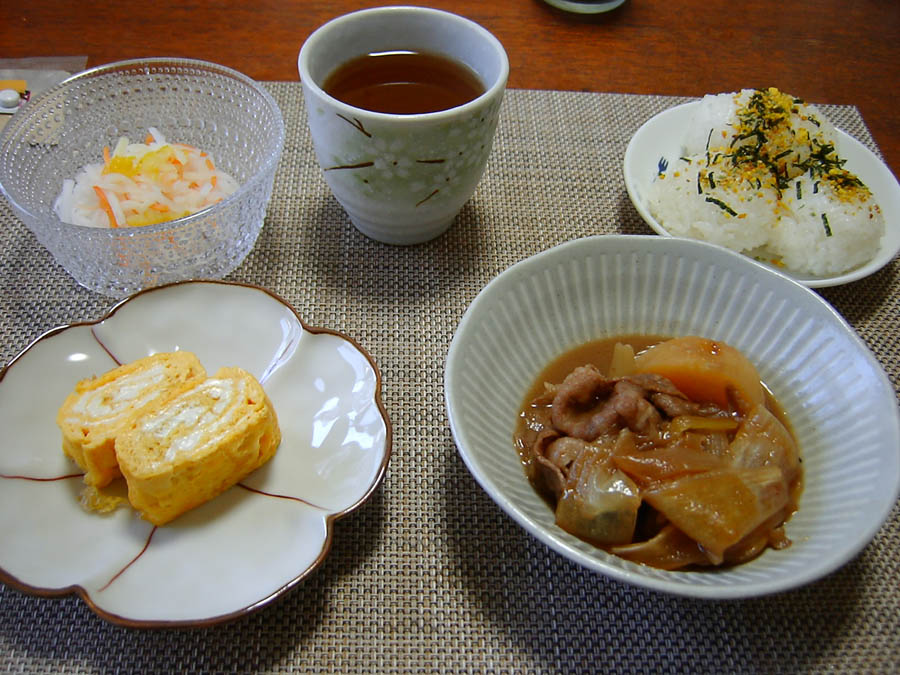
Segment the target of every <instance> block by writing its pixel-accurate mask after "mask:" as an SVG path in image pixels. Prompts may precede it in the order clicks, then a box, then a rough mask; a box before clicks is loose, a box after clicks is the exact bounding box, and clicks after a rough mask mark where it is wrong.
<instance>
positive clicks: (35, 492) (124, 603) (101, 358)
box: [0, 281, 391, 626]
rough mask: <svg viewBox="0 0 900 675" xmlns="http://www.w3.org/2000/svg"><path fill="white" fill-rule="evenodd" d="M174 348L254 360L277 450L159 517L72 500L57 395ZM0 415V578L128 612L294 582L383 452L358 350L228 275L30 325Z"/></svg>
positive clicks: (197, 620)
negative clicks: (170, 516) (275, 425)
mask: <svg viewBox="0 0 900 675" xmlns="http://www.w3.org/2000/svg"><path fill="white" fill-rule="evenodd" d="M174 350H189V351H192V352H194V353H195V354H197V356H198V357H199V358H200V360H201V362H202V363H203V365H204V367H205V368H206V369H207V371H208V372H215V371H216V370H217V369H218V368H220V367H221V366H227V365H231V366H240V367H242V368H244V369H246V370H248V371H249V372H251V373H253V374H254V375H255V376H256V377H257V379H259V380H260V382H261V383H262V384H263V387H264V388H265V390H266V392H267V393H268V395H269V397H270V399H271V400H272V403H273V405H274V407H275V410H276V413H277V414H278V419H279V424H280V426H281V430H282V435H283V438H282V442H281V446H280V447H279V449H278V452H277V453H276V455H275V457H274V458H273V459H272V460H271V461H269V462H268V463H267V464H265V465H264V466H263V467H261V468H260V469H258V470H257V471H255V472H254V473H252V474H250V475H249V476H248V477H246V478H245V479H244V480H243V481H241V482H240V483H239V484H238V485H236V486H234V487H232V488H231V489H230V490H228V491H226V492H225V493H224V494H222V495H220V496H218V497H217V498H215V499H213V500H212V501H210V502H207V503H206V504H204V505H202V506H200V507H198V508H196V509H194V510H193V511H190V512H188V513H186V514H184V515H183V516H181V517H179V518H177V519H176V520H174V521H173V522H171V523H169V524H168V525H166V526H164V527H158V528H155V527H154V526H153V525H151V524H150V523H148V522H146V521H144V520H142V519H141V518H139V517H138V516H137V514H136V513H135V511H133V510H132V509H131V508H119V509H117V510H116V511H114V512H113V513H111V514H109V515H100V514H97V513H91V512H87V511H85V510H84V509H82V507H81V506H80V505H79V503H78V498H79V494H80V492H81V489H82V487H83V483H82V479H81V473H80V470H79V468H78V467H77V466H76V465H75V464H74V463H73V462H71V461H70V460H69V459H67V458H66V457H65V456H64V455H63V453H62V449H61V436H60V432H59V429H58V428H57V426H56V423H55V419H56V411H57V409H58V407H59V405H61V403H62V401H63V400H64V398H65V397H66V395H67V394H68V392H70V391H71V390H72V389H73V388H74V386H75V383H76V382H77V381H78V380H81V379H83V378H86V377H90V376H92V375H99V374H101V373H103V372H105V371H107V370H109V369H111V368H113V367H115V366H116V365H117V364H118V363H125V362H129V361H133V360H134V359H137V358H139V357H142V356H147V355H148V354H152V353H155V352H162V351H174ZM0 428H2V429H3V430H4V436H5V438H6V441H5V442H4V443H3V445H2V446H0V541H2V542H3V546H2V547H0V580H2V581H3V582H5V583H7V584H10V585H12V586H15V587H17V588H20V589H22V590H24V591H26V592H30V593H34V594H37V595H43V596H57V595H66V594H70V593H77V594H78V595H79V596H81V597H82V598H83V599H84V600H85V602H86V603H87V604H88V605H89V606H90V607H91V609H93V610H94V611H95V612H96V613H97V614H99V615H100V616H102V617H104V618H106V619H108V620H110V621H113V622H115V623H120V624H125V625H131V626H170V625H196V624H209V623H218V622H220V621H225V620H228V619H233V618H236V617H239V616H242V615H244V614H246V613H248V612H251V611H253V610H255V609H258V608H260V607H262V606H264V605H266V604H268V603H269V602H271V601H272V600H274V599H275V598H277V597H279V596H280V595H282V594H284V593H285V592H286V591H288V590H289V589H291V588H293V587H294V586H296V585H297V584H298V583H299V582H300V581H301V580H302V579H303V578H305V577H306V576H308V575H309V574H310V573H311V572H312V571H313V570H314V569H315V568H316V567H317V566H318V565H320V564H321V563H322V561H323V560H324V559H325V557H326V555H327V554H328V551H329V549H330V547H331V538H332V526H333V522H334V520H335V519H337V518H339V517H341V516H344V515H346V514H348V513H349V512H351V511H353V510H354V509H356V508H357V507H359V506H360V505H361V504H362V503H363V502H364V501H365V500H366V499H367V498H368V497H369V496H370V495H371V494H372V493H373V492H374V490H375V489H376V487H377V486H378V484H379V483H380V481H381V479H382V477H383V476H384V474H385V471H386V469H387V465H388V460H389V458H390V452H391V426H390V421H389V420H388V417H387V415H386V413H385V411H384V409H383V406H382V403H381V376H380V373H379V371H378V368H377V366H376V365H375V363H374V362H373V361H372V359H371V357H370V356H369V355H368V354H367V353H366V352H365V351H364V350H363V349H362V348H361V347H360V346H359V345H357V344H356V343H355V342H354V341H353V340H352V339H350V338H348V337H346V336H344V335H342V334H340V333H337V332H335V331H332V330H328V329H322V328H312V327H309V326H307V325H305V324H304V323H303V321H302V320H301V319H300V317H299V316H298V315H297V314H296V312H295V311H294V310H293V309H292V308H291V307H290V306H289V305H288V304H286V303H285V302H284V301H283V300H281V299H280V298H278V297H277V296H275V295H273V294H272V293H270V292H268V291H266V290H264V289H262V288H259V287H255V286H246V285H241V284H231V283H225V282H206V281H192V282H184V283H178V284H173V285H169V286H162V287H159V288H155V289H151V290H148V291H143V292H141V293H138V294H137V295H134V296H132V297H130V298H128V299H126V300H124V301H122V302H120V303H118V304H117V305H115V306H114V307H113V308H112V309H111V310H110V311H109V313H108V314H107V315H106V316H104V317H103V318H101V319H99V320H97V321H95V322H90V323H81V324H73V325H70V326H63V327H60V328H57V329H54V330H52V331H50V332H48V333H46V334H45V335H43V336H41V337H39V338H38V339H37V340H35V341H34V342H33V343H32V344H31V345H30V346H29V347H28V348H27V349H26V350H25V351H23V352H22V353H21V354H19V355H18V356H17V357H16V358H15V359H13V361H12V362H11V363H10V364H9V365H8V366H7V367H6V368H5V369H4V370H3V371H2V372H0Z"/></svg>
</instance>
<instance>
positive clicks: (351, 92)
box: [322, 50, 485, 115]
mask: <svg viewBox="0 0 900 675" xmlns="http://www.w3.org/2000/svg"><path fill="white" fill-rule="evenodd" d="M322 88H323V89H324V90H325V92H326V93H328V94H329V95H330V96H333V97H334V98H336V99H338V100H339V101H343V102H344V103H347V104H348V105H352V106H354V107H355V108H363V109H364V110H371V111H373V112H380V113H392V114H395V115H413V114H419V113H430V112H437V111H439V110H448V109H449V108H455V107H457V106H460V105H463V104H464V103H468V102H469V101H471V100H473V99H476V98H478V97H479V96H481V94H483V93H484V91H485V87H484V84H483V83H482V82H481V80H480V79H479V77H478V75H476V74H475V72H474V71H473V70H472V69H471V68H469V67H468V66H466V65H465V64H463V63H460V62H458V61H455V60H453V59H450V58H447V57H446V56H442V55H440V54H436V53H431V52H425V51H406V50H403V51H389V52H376V53H372V54H365V55H363V56H358V57H356V58H354V59H351V60H350V61H348V62H346V63H344V64H342V65H340V66H338V67H337V68H336V69H335V70H334V72H332V73H331V74H330V75H328V77H327V78H325V81H324V82H323V85H322Z"/></svg>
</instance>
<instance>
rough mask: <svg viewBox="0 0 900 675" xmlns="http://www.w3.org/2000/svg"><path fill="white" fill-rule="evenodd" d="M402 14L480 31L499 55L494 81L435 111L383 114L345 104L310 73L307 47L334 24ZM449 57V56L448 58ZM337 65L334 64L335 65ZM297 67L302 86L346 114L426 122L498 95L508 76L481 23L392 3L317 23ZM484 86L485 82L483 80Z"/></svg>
mask: <svg viewBox="0 0 900 675" xmlns="http://www.w3.org/2000/svg"><path fill="white" fill-rule="evenodd" d="M391 12H394V13H398V14H399V13H404V14H430V15H433V16H437V15H441V16H443V17H444V18H447V19H450V20H452V21H458V22H461V23H464V24H466V25H468V26H469V27H470V28H472V29H474V30H475V31H476V32H477V33H480V34H481V35H482V36H483V37H484V38H485V39H486V41H487V42H488V43H490V44H491V45H492V46H493V47H494V49H495V51H496V53H497V55H498V56H499V58H500V72H499V74H498V76H497V77H496V78H495V79H494V81H493V82H492V83H491V84H490V86H486V89H485V91H484V92H482V93H481V94H480V95H479V96H477V97H475V98H473V99H472V100H471V101H467V102H466V103H463V104H462V105H459V106H456V107H453V108H447V109H445V110H438V111H435V112H428V113H412V114H397V113H384V112H376V111H374V110H368V109H366V108H358V107H356V106H352V105H349V104H348V103H344V102H343V101H341V100H340V99H338V98H335V97H334V96H331V95H330V94H329V93H328V92H326V91H325V90H324V89H323V88H322V87H321V86H320V85H319V83H318V82H316V81H315V79H314V78H313V77H312V75H310V72H309V58H310V56H309V55H310V50H311V49H312V47H313V46H315V43H316V42H318V41H319V40H322V39H324V38H325V36H326V35H327V33H328V32H329V31H331V30H333V29H334V28H335V27H336V26H338V25H340V24H342V23H347V22H351V21H358V20H360V19H361V18H363V16H364V15H373V14H386V13H391ZM451 58H452V57H451ZM338 65H340V64H335V67H337V66H338ZM297 70H298V72H299V75H300V81H301V83H303V85H304V86H305V87H308V88H309V89H311V90H312V91H314V92H315V93H316V95H317V96H319V97H321V98H323V99H325V100H327V101H328V102H329V103H331V104H332V105H333V106H335V107H336V108H338V109H343V110H344V111H346V112H348V113H352V114H354V115H357V116H362V115H365V116H367V117H369V118H370V119H371V118H375V119H384V120H388V119H391V120H405V121H410V122H413V121H417V120H426V119H427V120H428V121H435V122H437V121H441V119H442V118H445V117H455V116H457V115H459V114H461V113H462V114H465V113H466V112H467V111H469V110H471V109H476V108H478V107H479V106H481V105H483V104H484V102H485V101H486V100H490V99H493V98H494V97H496V96H498V95H499V94H500V93H501V92H502V91H503V90H504V89H505V88H506V81H507V79H508V77H509V58H508V56H507V54H506V49H505V48H504V47H503V44H502V43H501V42H500V40H499V39H497V37H496V36H495V35H494V34H493V33H491V32H490V31H489V30H488V29H487V28H485V27H484V26H482V25H481V24H479V23H477V22H475V21H472V20H471V19H468V18H466V17H464V16H461V15H459V14H454V13H453V12H447V11H445V10H441V9H433V8H431V7H417V6H413V5H394V6H387V7H371V8H368V9H360V10H356V11H353V12H349V13H347V14H342V15H341V16H337V17H335V18H333V19H331V20H329V21H327V22H326V23H324V24H322V25H321V26H319V27H318V28H317V29H316V30H314V31H313V32H312V33H310V35H309V37H307V38H306V40H305V41H304V43H303V45H302V46H301V47H300V53H299V55H298V56H297ZM486 85H487V83H486Z"/></svg>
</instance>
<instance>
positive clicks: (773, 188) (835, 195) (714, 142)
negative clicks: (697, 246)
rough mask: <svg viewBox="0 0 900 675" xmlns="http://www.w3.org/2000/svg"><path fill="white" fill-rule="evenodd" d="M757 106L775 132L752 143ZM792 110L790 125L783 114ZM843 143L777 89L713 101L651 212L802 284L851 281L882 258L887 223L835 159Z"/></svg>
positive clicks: (704, 104)
mask: <svg viewBox="0 0 900 675" xmlns="http://www.w3.org/2000/svg"><path fill="white" fill-rule="evenodd" d="M754 96H755V98H753V97H754ZM753 103H755V104H756V105H761V104H762V103H764V104H765V105H771V106H775V107H774V108H767V109H766V110H767V112H766V115H764V116H761V118H765V120H766V121H767V122H770V121H771V127H767V128H766V130H765V133H764V134H762V135H751V136H749V137H744V136H746V135H747V134H746V131H747V128H748V126H747V122H746V120H747V119H748V115H750V114H751V112H752V111H754V110H756V109H757V108H756V107H754V106H753V105H751V104H753ZM779 103H781V104H784V105H782V106H781V107H778V104H779ZM786 108H787V109H789V110H790V113H789V114H788V115H783V116H782V115H780V114H779V113H778V112H777V111H779V110H783V109H786ZM773 109H774V110H775V111H776V112H775V113H773V112H772V110H773ZM748 111H750V112H748ZM742 116H743V117H742ZM753 119H754V123H756V121H758V120H757V119H756V118H755V117H754V118H753ZM772 120H774V121H772ZM779 120H783V121H779ZM742 132H744V133H742ZM761 138H764V139H765V142H764V143H762V144H761V145H760V146H759V147H758V148H757V143H758V139H761ZM834 138H835V134H834V128H833V127H832V126H831V124H830V123H829V122H828V121H827V120H825V118H824V117H823V116H822V115H821V113H820V112H819V111H818V110H817V109H816V108H815V107H814V106H811V105H807V104H805V103H803V102H801V101H798V100H796V99H794V98H793V97H790V96H788V95H785V94H782V93H781V92H778V91H777V90H775V89H770V90H766V91H761V92H760V91H757V90H750V89H745V90H743V91H741V92H738V93H737V94H733V93H732V94H718V95H709V96H706V97H704V98H703V100H702V101H701V102H700V103H699V105H698V107H697V112H696V115H695V116H694V119H693V121H692V123H691V125H690V128H689V129H686V130H685V133H684V139H683V150H682V157H681V158H680V159H679V160H677V161H675V162H672V163H670V165H669V166H668V167H667V169H666V172H665V173H661V174H660V175H659V176H657V179H656V180H655V181H654V182H653V184H652V186H651V188H650V190H649V194H648V200H649V208H650V211H651V213H652V214H653V216H654V217H655V218H656V219H657V220H658V221H659V222H660V223H661V224H662V226H663V227H665V228H666V230H667V231H668V232H669V233H671V234H672V235H674V236H681V237H688V238H693V239H702V240H705V241H709V242H712V243H715V244H718V245H720V246H725V247H727V248H730V249H732V250H735V251H738V252H741V253H746V254H749V255H753V256H754V257H758V258H762V259H765V260H767V261H769V262H772V263H774V264H776V265H780V266H784V267H785V268H787V269H788V270H791V271H794V272H797V273H801V274H812V275H819V276H827V275H833V274H840V273H842V272H846V271H848V270H850V269H853V268H855V267H858V266H859V265H862V264H864V263H865V262H867V261H868V260H871V259H872V257H874V256H875V254H876V253H877V251H878V247H879V244H880V240H881V237H882V235H883V234H884V217H883V215H882V213H881V210H880V209H879V208H878V206H877V204H876V203H875V200H874V198H873V196H872V194H871V192H870V191H869V190H868V188H866V187H865V186H864V185H862V184H861V183H860V182H859V181H858V179H857V178H856V177H855V176H853V175H852V174H850V173H849V172H847V171H845V170H843V169H842V168H840V167H841V166H842V163H841V161H840V158H838V157H837V156H836V155H835V154H834V153H833V152H832V153H829V152H827V146H828V145H829V144H831V145H832V146H833V143H834ZM823 147H824V148H826V150H823ZM744 151H746V153H747V154H742V153H743V152H744ZM751 155H752V159H751V158H750V156H751ZM736 158H737V159H736ZM738 159H739V160H740V161H738ZM773 165H778V166H779V167H780V169H779V172H774V171H773V170H772V169H771V167H772V166H773ZM829 167H832V168H833V170H831V171H829ZM798 183H799V190H798V187H797V186H798Z"/></svg>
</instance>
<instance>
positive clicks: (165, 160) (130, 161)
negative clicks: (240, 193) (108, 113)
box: [53, 127, 238, 227]
mask: <svg viewBox="0 0 900 675" xmlns="http://www.w3.org/2000/svg"><path fill="white" fill-rule="evenodd" d="M103 156H104V160H103V161H102V162H99V163H96V164H88V165H86V166H84V167H82V168H81V169H80V170H79V171H78V174H77V175H76V176H75V178H74V179H71V178H67V179H65V180H64V181H63V186H62V190H61V191H60V193H59V196H58V197H57V198H56V201H55V202H54V205H53V209H54V211H55V212H56V215H57V216H59V219H60V220H62V221H63V222H66V223H72V224H73V225H85V226H88V227H139V226H142V225H153V224H155V223H162V222H166V221H169V220H175V219H176V218H183V217H184V216H188V215H191V214H192V213H196V212H197V211H200V210H202V209H205V208H206V207H208V206H211V205H213V204H215V203H217V202H220V201H222V200H223V199H225V197H227V196H229V195H230V194H232V193H233V192H234V191H235V190H237V188H238V184H237V181H236V180H235V179H234V178H232V177H231V176H230V175H228V174H227V173H225V172H224V171H222V170H220V169H217V168H216V166H215V164H214V163H213V160H212V158H211V157H210V156H209V155H208V154H207V153H205V152H203V151H201V150H198V149H197V148H195V147H193V146H191V145H187V144H185V143H169V142H168V141H166V139H165V137H164V136H163V134H162V133H160V131H159V130H158V129H156V128H154V127H149V129H148V135H147V139H146V142H144V143H132V142H131V141H130V140H129V139H128V138H126V137H124V136H123V137H122V138H120V139H119V141H118V143H116V146H115V148H114V150H113V151H112V153H110V152H109V148H104V150H103Z"/></svg>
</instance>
